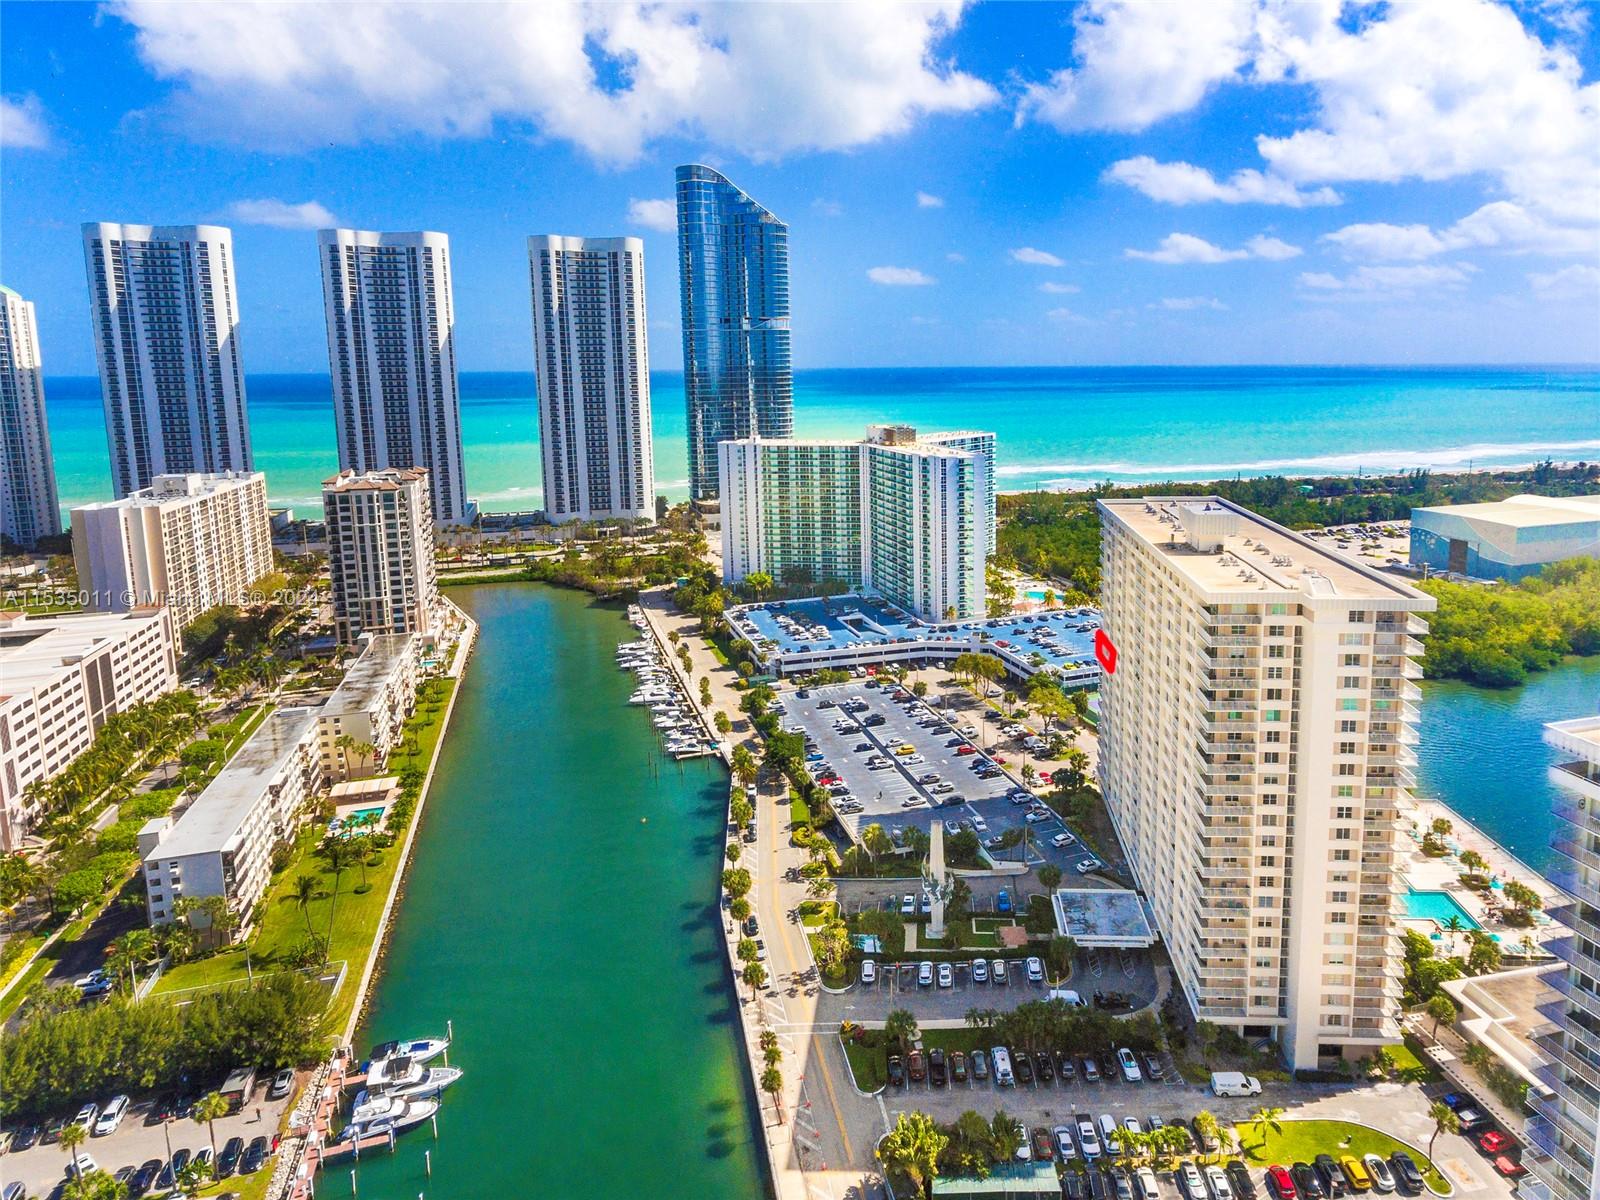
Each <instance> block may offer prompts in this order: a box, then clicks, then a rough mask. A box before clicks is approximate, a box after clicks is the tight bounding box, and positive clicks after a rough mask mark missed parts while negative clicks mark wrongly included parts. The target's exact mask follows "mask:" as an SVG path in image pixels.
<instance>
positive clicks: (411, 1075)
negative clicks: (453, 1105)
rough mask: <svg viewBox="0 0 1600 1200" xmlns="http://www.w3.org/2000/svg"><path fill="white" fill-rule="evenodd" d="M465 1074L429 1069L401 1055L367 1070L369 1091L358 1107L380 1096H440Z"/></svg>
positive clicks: (455, 1069)
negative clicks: (367, 1100) (364, 1100)
mask: <svg viewBox="0 0 1600 1200" xmlns="http://www.w3.org/2000/svg"><path fill="white" fill-rule="evenodd" d="M461 1075H462V1071H461V1068H460V1067H425V1066H423V1065H422V1064H421V1063H419V1062H417V1061H416V1059H413V1058H407V1057H406V1056H405V1055H398V1056H396V1057H394V1058H389V1059H385V1060H384V1061H383V1062H380V1063H374V1064H373V1065H372V1066H370V1067H369V1068H368V1069H367V1090H366V1091H364V1092H362V1093H360V1094H359V1095H358V1096H357V1097H356V1107H357V1108H359V1107H360V1106H361V1103H362V1101H363V1099H366V1098H371V1097H376V1096H399V1097H400V1098H401V1099H407V1098H410V1097H413V1096H419V1097H420V1096H437V1095H438V1094H439V1093H440V1092H442V1091H444V1089H445V1088H447V1087H449V1086H450V1085H451V1084H452V1083H454V1082H455V1081H456V1080H458V1079H460V1078H461Z"/></svg>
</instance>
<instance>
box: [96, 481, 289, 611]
mask: <svg viewBox="0 0 1600 1200" xmlns="http://www.w3.org/2000/svg"><path fill="white" fill-rule="evenodd" d="M72 557H73V561H74V562H75V563H76V565H77V570H78V586H79V587H80V588H81V589H82V590H83V591H84V593H85V599H86V605H87V607H88V608H90V609H92V610H94V611H97V612H126V611H128V610H129V609H130V608H134V607H138V606H142V605H149V604H164V605H166V606H167V607H168V608H170V609H171V610H172V615H173V620H174V621H175V622H176V623H177V626H178V628H179V630H182V629H183V628H184V627H185V626H186V625H188V624H189V622H191V621H193V620H194V619H195V618H196V617H198V616H199V615H200V614H201V613H203V612H205V611H206V609H208V608H212V607H214V606H216V605H218V604H237V605H246V604H250V603H252V602H253V601H254V600H255V599H256V598H255V597H254V596H253V595H252V592H251V587H252V585H254V584H255V583H256V582H257V581H258V580H260V579H261V578H262V577H263V576H265V575H267V574H268V573H270V572H271V570H272V521H271V517H270V516H269V514H268V512H267V477H266V476H265V475H263V474H262V473H261V472H260V471H224V472H221V473H219V474H215V475H157V476H156V477H155V480H154V482H153V483H152V484H151V485H150V486H149V487H147V488H142V489H140V490H139V491H137V492H134V493H132V494H131V495H128V496H125V497H123V498H122V499H121V500H111V501H107V502H105V503H101V504H84V505H80V506H79V507H77V508H75V509H73V510H72Z"/></svg>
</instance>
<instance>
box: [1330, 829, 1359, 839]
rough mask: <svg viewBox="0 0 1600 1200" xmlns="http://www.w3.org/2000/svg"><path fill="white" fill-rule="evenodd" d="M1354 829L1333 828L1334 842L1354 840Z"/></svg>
mask: <svg viewBox="0 0 1600 1200" xmlns="http://www.w3.org/2000/svg"><path fill="white" fill-rule="evenodd" d="M1355 833H1356V831H1355V830H1353V829H1335V830H1334V831H1333V840H1334V841H1336V842H1351V841H1354V840H1355Z"/></svg>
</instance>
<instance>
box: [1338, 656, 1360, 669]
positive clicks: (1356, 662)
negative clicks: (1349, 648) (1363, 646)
mask: <svg viewBox="0 0 1600 1200" xmlns="http://www.w3.org/2000/svg"><path fill="white" fill-rule="evenodd" d="M1342 665H1343V666H1346V667H1359V666H1360V665H1361V655H1359V654H1346V655H1345V656H1344V661H1343V663H1342Z"/></svg>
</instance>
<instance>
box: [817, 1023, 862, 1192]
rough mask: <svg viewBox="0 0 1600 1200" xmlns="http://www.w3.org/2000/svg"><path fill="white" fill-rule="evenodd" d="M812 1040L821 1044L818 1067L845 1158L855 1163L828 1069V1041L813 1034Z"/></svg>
mask: <svg viewBox="0 0 1600 1200" xmlns="http://www.w3.org/2000/svg"><path fill="white" fill-rule="evenodd" d="M812 1040H813V1041H815V1042H817V1043H819V1044H818V1047H817V1050H818V1057H817V1065H818V1066H819V1067H821V1068H822V1086H823V1087H825V1088H826V1089H827V1091H828V1104H829V1106H830V1107H831V1108H832V1109H833V1119H834V1121H836V1122H837V1123H838V1126H839V1141H840V1142H841V1143H843V1145H844V1156H845V1159H846V1160H847V1161H854V1159H855V1156H856V1153H855V1150H854V1149H852V1147H851V1145H850V1133H849V1131H848V1130H847V1129H845V1126H844V1113H843V1112H841V1111H840V1109H839V1097H838V1096H837V1095H835V1094H834V1090H833V1072H832V1071H830V1070H829V1069H828V1041H827V1038H826V1037H825V1035H823V1034H820V1033H818V1034H813V1035H812Z"/></svg>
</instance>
